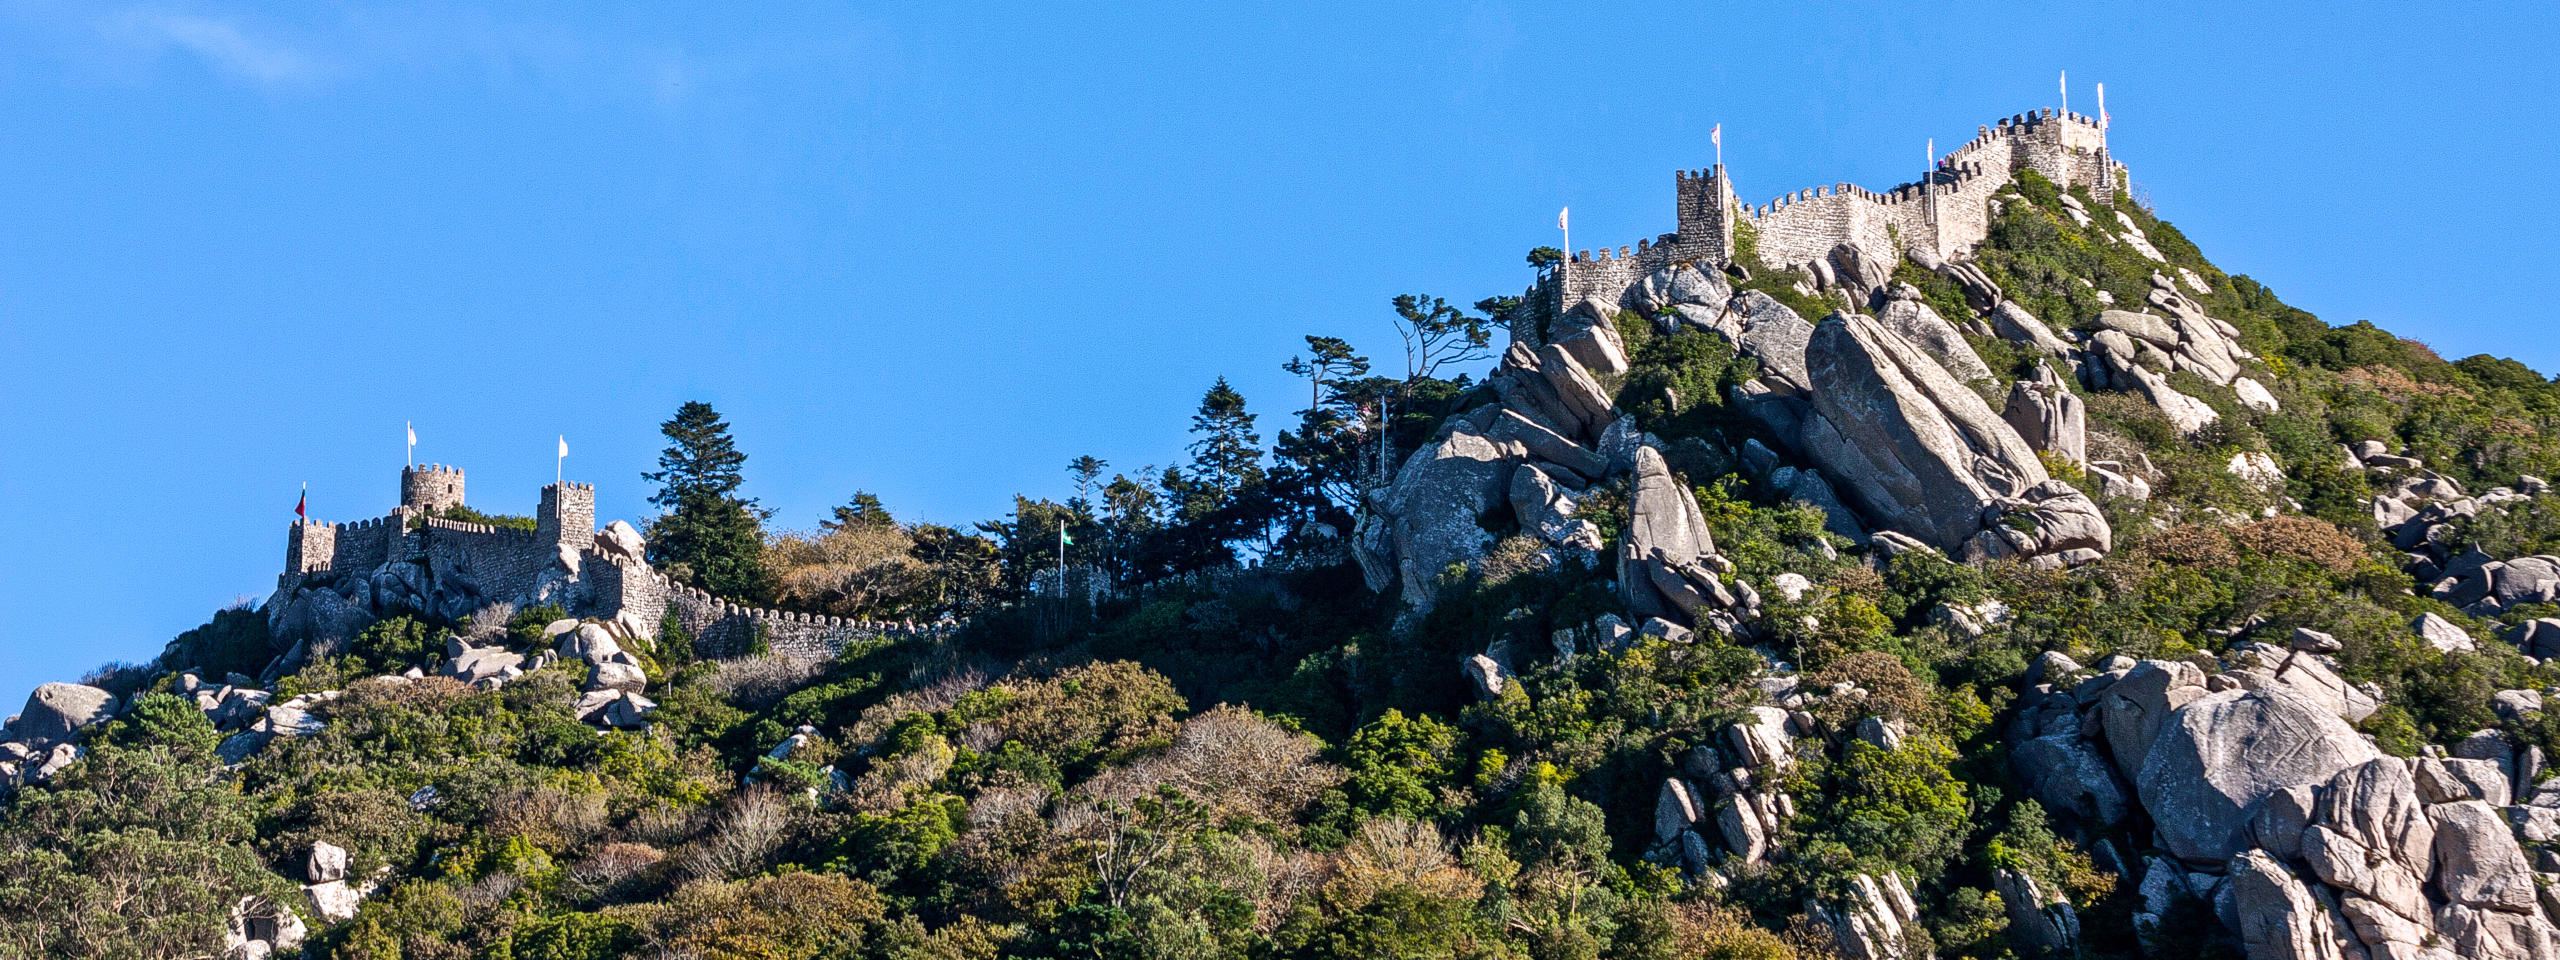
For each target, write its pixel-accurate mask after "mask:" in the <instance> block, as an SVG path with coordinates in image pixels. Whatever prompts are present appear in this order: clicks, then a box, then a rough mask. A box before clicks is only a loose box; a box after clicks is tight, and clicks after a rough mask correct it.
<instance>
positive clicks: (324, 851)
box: [302, 840, 347, 883]
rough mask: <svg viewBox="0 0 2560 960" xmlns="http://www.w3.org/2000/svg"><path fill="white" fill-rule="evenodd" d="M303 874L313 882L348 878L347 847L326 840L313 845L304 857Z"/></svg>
mask: <svg viewBox="0 0 2560 960" xmlns="http://www.w3.org/2000/svg"><path fill="white" fill-rule="evenodd" d="M302 875H303V877H304V878H305V879H307V880H309V881H310V882H312V883H327V882H329V881H331V880H344V879H346V878H347V849H346V848H345V847H341V846H338V845H337V844H334V843H330V842H328V841H326V840H323V841H320V842H317V843H314V844H312V845H311V853H310V855H309V856H306V857H304V858H303V861H302Z"/></svg>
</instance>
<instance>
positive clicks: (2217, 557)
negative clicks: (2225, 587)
mask: <svg viewBox="0 0 2560 960" xmlns="http://www.w3.org/2000/svg"><path fill="white" fill-rule="evenodd" d="M2142 551H2143V552H2144V553H2147V554H2149V555H2151V557H2153V558H2154V559H2157V560H2159V561H2160V562H2162V563H2166V564H2169V565H2170V566H2174V567H2200V568H2205V569H2219V568H2222V567H2228V566H2230V565H2232V564H2233V563H2235V562H2237V561H2238V560H2239V559H2240V557H2239V555H2238V554H2237V553H2234V552H2233V551H2232V549H2231V535H2230V534H2229V533H2228V532H2225V531H2224V530H2223V529H2222V528H2221V527H2219V526H2208V525H2205V524H2198V523H2184V524H2179V525H2177V526H2174V527H2170V528H2169V529H2167V530H2162V531H2160V532H2159V533H2156V534H2153V535H2152V536H2151V537H2149V538H2148V539H2145V540H2143V541H2142Z"/></svg>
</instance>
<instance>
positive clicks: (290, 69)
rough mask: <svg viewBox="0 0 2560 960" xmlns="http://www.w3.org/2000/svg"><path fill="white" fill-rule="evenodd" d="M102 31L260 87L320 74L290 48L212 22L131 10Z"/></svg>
mask: <svg viewBox="0 0 2560 960" xmlns="http://www.w3.org/2000/svg"><path fill="white" fill-rule="evenodd" d="M106 28H107V30H108V31H109V32H111V33H113V34H115V35H117V36H120V37H122V38H124V39H127V40H130V41H133V42H136V43H140V44H143V45H145V46H150V47H154V48H157V49H161V50H178V51H183V52H185V53H188V54H191V55H193V56H195V57H196V58H197V59H199V60H202V61H204V63H205V64H206V65H207V66H209V67H212V68H213V69H214V70H215V71H217V72H219V73H223V74H225V75H228V76H232V77H237V78H239V79H243V80H247V81H250V82H252V83H257V84H261V85H270V86H273V85H282V84H290V83H300V82H303V81H307V80H311V79H314V78H316V77H317V76H319V74H320V72H321V71H320V63H319V61H318V60H316V59H314V58H313V57H311V56H309V55H307V54H304V53H303V52H301V51H300V50H297V49H294V48H293V47H292V46H291V45H289V44H286V43H284V42H282V41H279V40H275V39H272V38H268V37H260V36H254V35H252V34H251V33H250V32H249V31H248V30H245V29H243V28H242V27H241V25H240V24H238V23H235V22H233V21H230V20H224V19H221V18H217V17H209V16H202V15H198V14H191V13H165V12H146V11H133V12H129V13H126V14H124V15H122V16H119V17H116V18H114V19H112V20H110V21H108V22H107V24H106Z"/></svg>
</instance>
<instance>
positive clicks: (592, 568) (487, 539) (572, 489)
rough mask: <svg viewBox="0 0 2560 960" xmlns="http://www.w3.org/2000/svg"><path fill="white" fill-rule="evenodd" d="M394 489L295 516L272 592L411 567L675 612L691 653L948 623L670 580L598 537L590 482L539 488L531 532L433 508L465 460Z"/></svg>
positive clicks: (441, 503)
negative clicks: (337, 516)
mask: <svg viewBox="0 0 2560 960" xmlns="http://www.w3.org/2000/svg"><path fill="white" fill-rule="evenodd" d="M400 489H401V503H400V506H398V507H395V508H393V509H392V511H391V513H390V514H389V515H386V516H382V517H377V518H374V519H371V520H359V521H355V522H351V523H327V522H323V521H318V520H301V519H297V520H295V521H293V523H292V525H291V526H290V527H289V528H288V529H287V532H286V538H285V569H284V573H283V574H282V575H281V576H280V577H278V578H277V595H278V596H279V597H290V596H293V595H294V594H295V592H296V591H299V590H302V589H306V588H321V587H326V586H328V585H330V584H334V583H338V582H340V581H341V580H342V579H343V578H346V577H349V576H356V577H364V578H368V579H370V578H372V577H374V576H376V575H377V574H378V573H380V572H382V571H384V570H387V569H389V568H390V567H392V565H394V564H417V565H419V566H420V567H422V568H423V569H424V570H425V571H427V573H428V575H429V576H430V577H431V578H432V580H433V582H434V583H436V584H437V585H438V586H437V589H438V590H439V591H442V590H468V591H469V592H470V593H472V594H474V595H476V596H477V597H478V598H480V599H481V600H483V601H487V602H495V601H506V602H510V603H515V604H517V605H519V606H524V605H531V604H538V603H560V604H562V605H563V606H564V607H566V608H567V609H568V611H569V613H570V614H571V615H572V616H578V617H586V618H591V619H597V620H610V619H614V618H616V617H618V616H620V615H622V614H624V613H629V614H631V617H630V618H628V619H629V620H630V621H632V622H635V623H636V624H638V625H640V627H641V628H642V629H643V630H646V631H650V632H655V631H656V630H658V629H659V626H660V624H662V623H663V622H664V621H665V620H666V618H667V617H668V616H670V615H672V616H673V617H674V619H675V622H676V623H678V624H681V625H682V626H683V628H684V631H685V633H687V634H689V635H690V636H692V638H693V647H694V651H695V653H696V654H697V655H700V656H706V657H732V656H738V655H740V654H744V653H748V652H751V651H753V650H755V649H757V648H758V647H759V646H761V647H763V648H765V649H769V650H771V651H772V652H775V653H780V654H783V655H786V656H790V657H794V658H797V659H801V660H813V661H814V660H824V659H828V658H831V657H834V656H835V655H836V653H837V652H838V651H841V650H843V649H844V648H845V646H846V645H848V644H851V643H854V642H856V641H859V640H864V639H869V638H875V637H882V636H903V635H917V634H925V633H932V632H937V631H939V630H943V629H947V628H946V627H942V626H919V625H917V624H914V623H893V622H887V621H876V620H852V619H847V618H843V617H829V616H822V615H814V614H804V613H794V612H791V611H785V610H769V609H765V608H761V607H751V606H745V605H742V604H737V603H733V602H730V601H727V600H722V599H720V598H718V597H714V596H712V595H710V594H708V593H705V592H703V591H701V590H696V589H694V588H692V587H688V586H685V585H683V584H680V583H676V582H675V581H673V580H670V579H668V578H667V577H666V575H665V574H661V573H659V572H658V571H656V570H653V569H650V568H649V566H648V564H647V563H645V562H642V561H639V560H636V559H631V558H626V557H623V556H621V555H619V554H614V553H607V552H605V551H604V550H602V549H599V548H598V547H597V546H596V525H595V485H594V484H586V483H556V484H551V485H549V486H545V487H543V488H542V499H541V504H540V506H539V507H537V508H536V511H535V516H534V529H533V530H532V531H531V532H527V531H524V530H522V529H517V528H513V527H499V526H493V525H489V524H482V523H469V522H465V521H460V520H451V519H447V518H444V517H440V516H434V515H432V514H434V513H439V512H443V511H445V510H448V509H450V508H452V507H455V506H460V505H462V502H463V501H462V471H461V469H460V468H447V467H444V466H442V465H433V466H429V467H423V468H420V467H410V468H404V469H403V470H402V471H401V485H400Z"/></svg>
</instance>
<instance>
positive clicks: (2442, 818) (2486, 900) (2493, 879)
mask: <svg viewBox="0 0 2560 960" xmlns="http://www.w3.org/2000/svg"><path fill="white" fill-rule="evenodd" d="M2427 818H2428V819H2429V820H2431V821H2433V822H2434V824H2435V855H2436V862H2435V867H2436V888H2437V889H2438V890H2440V891H2442V892H2443V894H2444V898H2445V899H2446V900H2447V901H2450V902H2452V903H2457V904H2461V905H2463V906H2469V907H2480V908H2484V909H2490V910H2511V911H2516V912H2520V913H2529V912H2532V911H2534V910H2536V909H2538V908H2537V907H2536V906H2535V896H2534V883H2533V879H2534V878H2533V866H2532V864H2531V862H2530V861H2527V860H2526V859H2525V856H2524V849H2523V848H2522V847H2520V846H2518V845H2517V844H2516V838H2515V834H2514V832H2513V831H2512V830H2511V829H2510V828H2509V827H2508V826H2507V820H2506V818H2505V817H2502V816H2499V815H2498V810H2497V808H2495V807H2492V806H2490V805H2488V804H2487V803H2484V802H2482V801H2478V800H2465V801H2462V802H2459V803H2439V804H2436V805H2434V806H2431V807H2428V808H2427Z"/></svg>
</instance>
